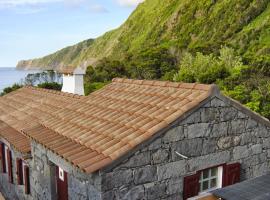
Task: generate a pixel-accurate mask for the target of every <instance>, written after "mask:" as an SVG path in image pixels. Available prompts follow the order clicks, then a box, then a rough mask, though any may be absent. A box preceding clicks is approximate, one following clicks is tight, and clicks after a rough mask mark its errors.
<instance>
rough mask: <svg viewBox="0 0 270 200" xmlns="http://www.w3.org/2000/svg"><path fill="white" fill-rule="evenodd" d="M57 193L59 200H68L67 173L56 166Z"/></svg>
mask: <svg viewBox="0 0 270 200" xmlns="http://www.w3.org/2000/svg"><path fill="white" fill-rule="evenodd" d="M56 191H57V197H58V198H57V199H58V200H68V180H67V173H66V172H65V171H64V170H62V169H61V168H59V167H58V166H56Z"/></svg>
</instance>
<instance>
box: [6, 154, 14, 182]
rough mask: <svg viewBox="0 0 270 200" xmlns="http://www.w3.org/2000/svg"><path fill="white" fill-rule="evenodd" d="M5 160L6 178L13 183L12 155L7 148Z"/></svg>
mask: <svg viewBox="0 0 270 200" xmlns="http://www.w3.org/2000/svg"><path fill="white" fill-rule="evenodd" d="M7 162H8V180H9V182H10V183H13V173H12V155H11V151H10V150H9V149H7Z"/></svg>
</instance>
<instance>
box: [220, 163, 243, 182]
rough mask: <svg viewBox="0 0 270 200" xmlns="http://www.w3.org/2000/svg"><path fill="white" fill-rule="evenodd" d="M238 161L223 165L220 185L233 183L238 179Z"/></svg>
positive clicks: (239, 167) (239, 166) (239, 168)
mask: <svg viewBox="0 0 270 200" xmlns="http://www.w3.org/2000/svg"><path fill="white" fill-rule="evenodd" d="M240 170H241V165H240V163H233V164H230V165H225V166H224V167H223V181H222V187H226V186H229V185H233V184H235V183H238V182H239V181H240Z"/></svg>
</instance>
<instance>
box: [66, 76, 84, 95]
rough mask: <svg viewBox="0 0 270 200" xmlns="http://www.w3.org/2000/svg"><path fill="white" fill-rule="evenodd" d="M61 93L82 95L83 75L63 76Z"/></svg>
mask: <svg viewBox="0 0 270 200" xmlns="http://www.w3.org/2000/svg"><path fill="white" fill-rule="evenodd" d="M62 92H68V93H72V94H79V95H84V85H83V75H82V74H73V75H69V74H68V75H66V74H63V87H62Z"/></svg>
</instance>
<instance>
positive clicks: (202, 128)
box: [187, 123, 211, 139]
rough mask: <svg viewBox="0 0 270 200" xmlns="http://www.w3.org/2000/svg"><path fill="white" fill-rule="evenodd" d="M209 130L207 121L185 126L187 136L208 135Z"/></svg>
mask: <svg viewBox="0 0 270 200" xmlns="http://www.w3.org/2000/svg"><path fill="white" fill-rule="evenodd" d="M210 130H211V129H210V124H209V123H198V124H191V125H189V126H188V127H187V131H188V133H187V134H188V138H190V139H191V138H198V137H208V136H209V134H210Z"/></svg>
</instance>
